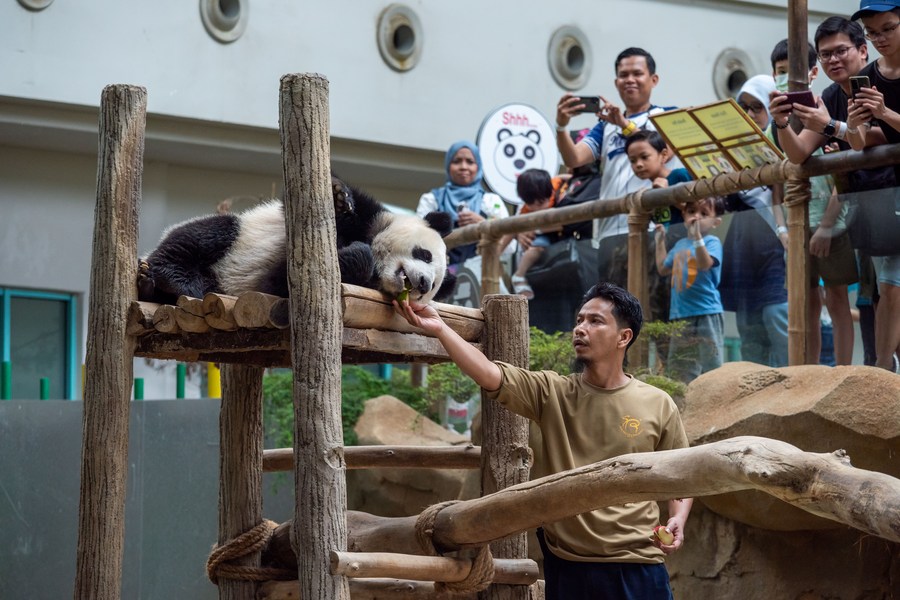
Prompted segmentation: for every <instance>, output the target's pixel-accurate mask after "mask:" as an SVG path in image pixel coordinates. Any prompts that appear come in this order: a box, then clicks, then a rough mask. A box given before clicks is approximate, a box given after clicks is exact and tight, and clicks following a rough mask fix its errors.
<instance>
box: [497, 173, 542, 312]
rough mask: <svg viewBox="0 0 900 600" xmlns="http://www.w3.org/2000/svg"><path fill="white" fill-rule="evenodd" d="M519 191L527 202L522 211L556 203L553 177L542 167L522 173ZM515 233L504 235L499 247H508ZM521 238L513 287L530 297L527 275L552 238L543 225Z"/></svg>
mask: <svg viewBox="0 0 900 600" xmlns="http://www.w3.org/2000/svg"><path fill="white" fill-rule="evenodd" d="M516 193H517V194H518V195H519V198H521V199H522V201H523V202H524V203H525V205H524V206H523V207H522V210H521V211H520V212H519V214H526V213H533V212H537V211H539V210H544V209H545V208H552V207H553V206H554V205H555V203H556V192H555V190H554V187H553V180H552V178H551V177H550V173H548V172H547V171H544V170H543V169H527V170H525V171H523V172H522V174H521V175H519V179H518V180H516ZM514 237H516V236H514V235H512V234H507V235H505V236H503V237H502V238H501V239H500V247H501V248H505V247H506V245H507V244H509V243H510V242H511V241H512V239H513V238H514ZM518 239H519V242H520V243H521V244H522V246H523V247H524V248H525V250H524V252H522V255H521V256H520V257H519V262H518V264H517V265H516V271H515V273H513V276H512V285H513V291H514V292H515V293H516V294H519V295H520V296H525V298H527V299H528V300H531V299H532V298H534V290H533V289H531V286H530V285H528V279H527V278H526V277H525V274H526V273H527V272H528V269H530V268H531V267H533V266H534V264H535V263H536V262H537V261H538V259H539V258H540V257H541V254H543V253H544V248H546V247H548V246H549V245H550V244H551V243H552V240H551V239H550V237H549V236H547V235H543V232H542V230H540V229H538V230H536V231H535V232H533V233H530V232H529V233H525V234H520V235H519V236H518Z"/></svg>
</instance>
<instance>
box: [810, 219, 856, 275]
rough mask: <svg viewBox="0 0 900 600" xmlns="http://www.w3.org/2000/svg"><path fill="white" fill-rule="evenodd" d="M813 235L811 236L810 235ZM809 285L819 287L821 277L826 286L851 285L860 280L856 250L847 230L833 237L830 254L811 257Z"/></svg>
mask: <svg viewBox="0 0 900 600" xmlns="http://www.w3.org/2000/svg"><path fill="white" fill-rule="evenodd" d="M810 237H811V236H810ZM809 258H810V260H809V287H811V288H815V287H819V279H820V278H821V279H822V281H824V282H825V287H830V286H837V285H850V284H852V283H856V282H857V281H859V272H858V271H857V268H856V251H855V250H853V246H852V244H851V243H850V234H848V233H847V232H846V231H845V232H843V233H841V234H840V235H837V236H835V237H834V238H832V239H831V250H830V252H829V253H828V256H826V257H825V258H821V257H818V256H810V257H809Z"/></svg>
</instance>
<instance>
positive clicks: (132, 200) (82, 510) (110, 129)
mask: <svg viewBox="0 0 900 600" xmlns="http://www.w3.org/2000/svg"><path fill="white" fill-rule="evenodd" d="M146 120H147V91H146V90H145V89H144V88H140V87H134V86H128V85H111V86H107V87H106V88H104V90H103V94H102V96H101V99H100V146H99V151H98V155H99V160H98V166H97V208H96V212H95V213H94V242H93V248H92V257H91V284H90V299H91V302H90V304H89V309H88V332H87V333H88V335H87V356H86V358H85V374H86V376H85V383H84V417H83V425H82V444H81V494H80V499H79V504H78V547H77V555H78V556H77V561H76V568H75V596H74V597H75V598H76V599H80V600H111V599H114V598H119V597H120V595H121V589H122V554H123V548H124V542H125V484H126V475H127V473H128V416H129V409H130V402H131V382H132V379H133V376H134V373H133V368H132V360H133V357H134V346H135V340H134V337H132V336H129V335H127V334H126V333H125V327H126V319H127V315H128V307H129V306H130V305H131V303H132V302H133V301H134V300H137V284H136V282H137V231H138V215H139V214H140V199H141V178H142V173H143V162H144V128H145V125H146Z"/></svg>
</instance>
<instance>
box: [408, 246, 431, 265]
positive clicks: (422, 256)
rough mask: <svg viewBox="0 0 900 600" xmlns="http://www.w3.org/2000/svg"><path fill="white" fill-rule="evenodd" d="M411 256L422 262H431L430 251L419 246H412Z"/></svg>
mask: <svg viewBox="0 0 900 600" xmlns="http://www.w3.org/2000/svg"><path fill="white" fill-rule="evenodd" d="M412 257H413V258H414V259H416V260H421V261H422V262H424V263H431V252H429V251H428V250H426V249H425V248H422V247H420V246H416V247H415V248H413V251H412Z"/></svg>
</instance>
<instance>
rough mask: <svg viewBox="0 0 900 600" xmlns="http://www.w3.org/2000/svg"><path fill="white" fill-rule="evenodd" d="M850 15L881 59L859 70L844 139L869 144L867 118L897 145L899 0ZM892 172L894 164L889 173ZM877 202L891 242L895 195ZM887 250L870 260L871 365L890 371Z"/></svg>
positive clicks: (899, 314) (894, 343) (867, 0)
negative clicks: (864, 82)
mask: <svg viewBox="0 0 900 600" xmlns="http://www.w3.org/2000/svg"><path fill="white" fill-rule="evenodd" d="M850 19H851V20H852V21H856V20H857V19H859V20H861V21H862V25H863V29H864V30H865V36H866V38H867V39H869V40H870V41H871V42H872V45H873V46H874V47H875V49H876V50H878V52H879V53H880V54H881V58H879V59H878V60H875V61H873V62H871V63H869V64H868V65H866V67H865V68H863V69H862V70H861V71H860V72H859V74H860V75H866V76H868V78H869V82H870V83H871V85H872V87H869V88H863V89H861V90H860V91H859V92H857V95H856V97H855V98H851V100H850V105H849V109H848V128H858V129H859V132H860V135H859V136H851V137H850V144H851V146H852V147H853V148H854V149H856V150H861V149H862V148H864V147H865V146H866V145H871V144H872V141H873V140H872V139H871V137H870V134H873V132H872V131H870V130H869V129H868V127H866V126H865V123H868V122H869V121H871V120H872V119H873V118H874V119H875V120H876V122H877V123H878V124H879V125H880V126H881V131H882V133H883V134H884V138H885V139H886V140H887V142H888V143H889V144H897V143H900V113H898V110H900V31H898V28H900V0H877V1H874V0H861V1H860V3H859V10H858V11H856V12H855V13H853V16H851V17H850ZM896 174H897V169H896V166H895V177H896ZM879 200H884V202H881V203H879V206H880V207H881V208H883V209H885V213H884V216H883V219H882V223H881V225H886V226H887V231H886V232H885V235H884V236H883V237H884V238H885V239H887V240H891V241H894V242H896V241H897V240H898V237H900V236H897V226H898V224H900V218H898V215H897V206H900V198H898V197H897V196H896V190H895V193H894V194H891V195H890V196H885V197H884V198H879ZM884 221H887V222H886V223H885V222H884ZM891 250H893V249H885V250H884V255H881V256H874V257H873V259H872V262H873V263H874V265H875V271H876V273H877V274H878V292H879V294H880V296H881V299H880V301H879V302H878V307H877V308H876V309H875V323H876V328H875V352H876V361H875V365H876V366H878V367H882V368H884V369H888V370H890V371H896V362H895V360H896V359H895V356H894V355H895V353H896V352H898V350H900V246H898V247H897V248H896V250H897V252H894V253H893V254H892V255H887V252H889V251H891Z"/></svg>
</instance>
